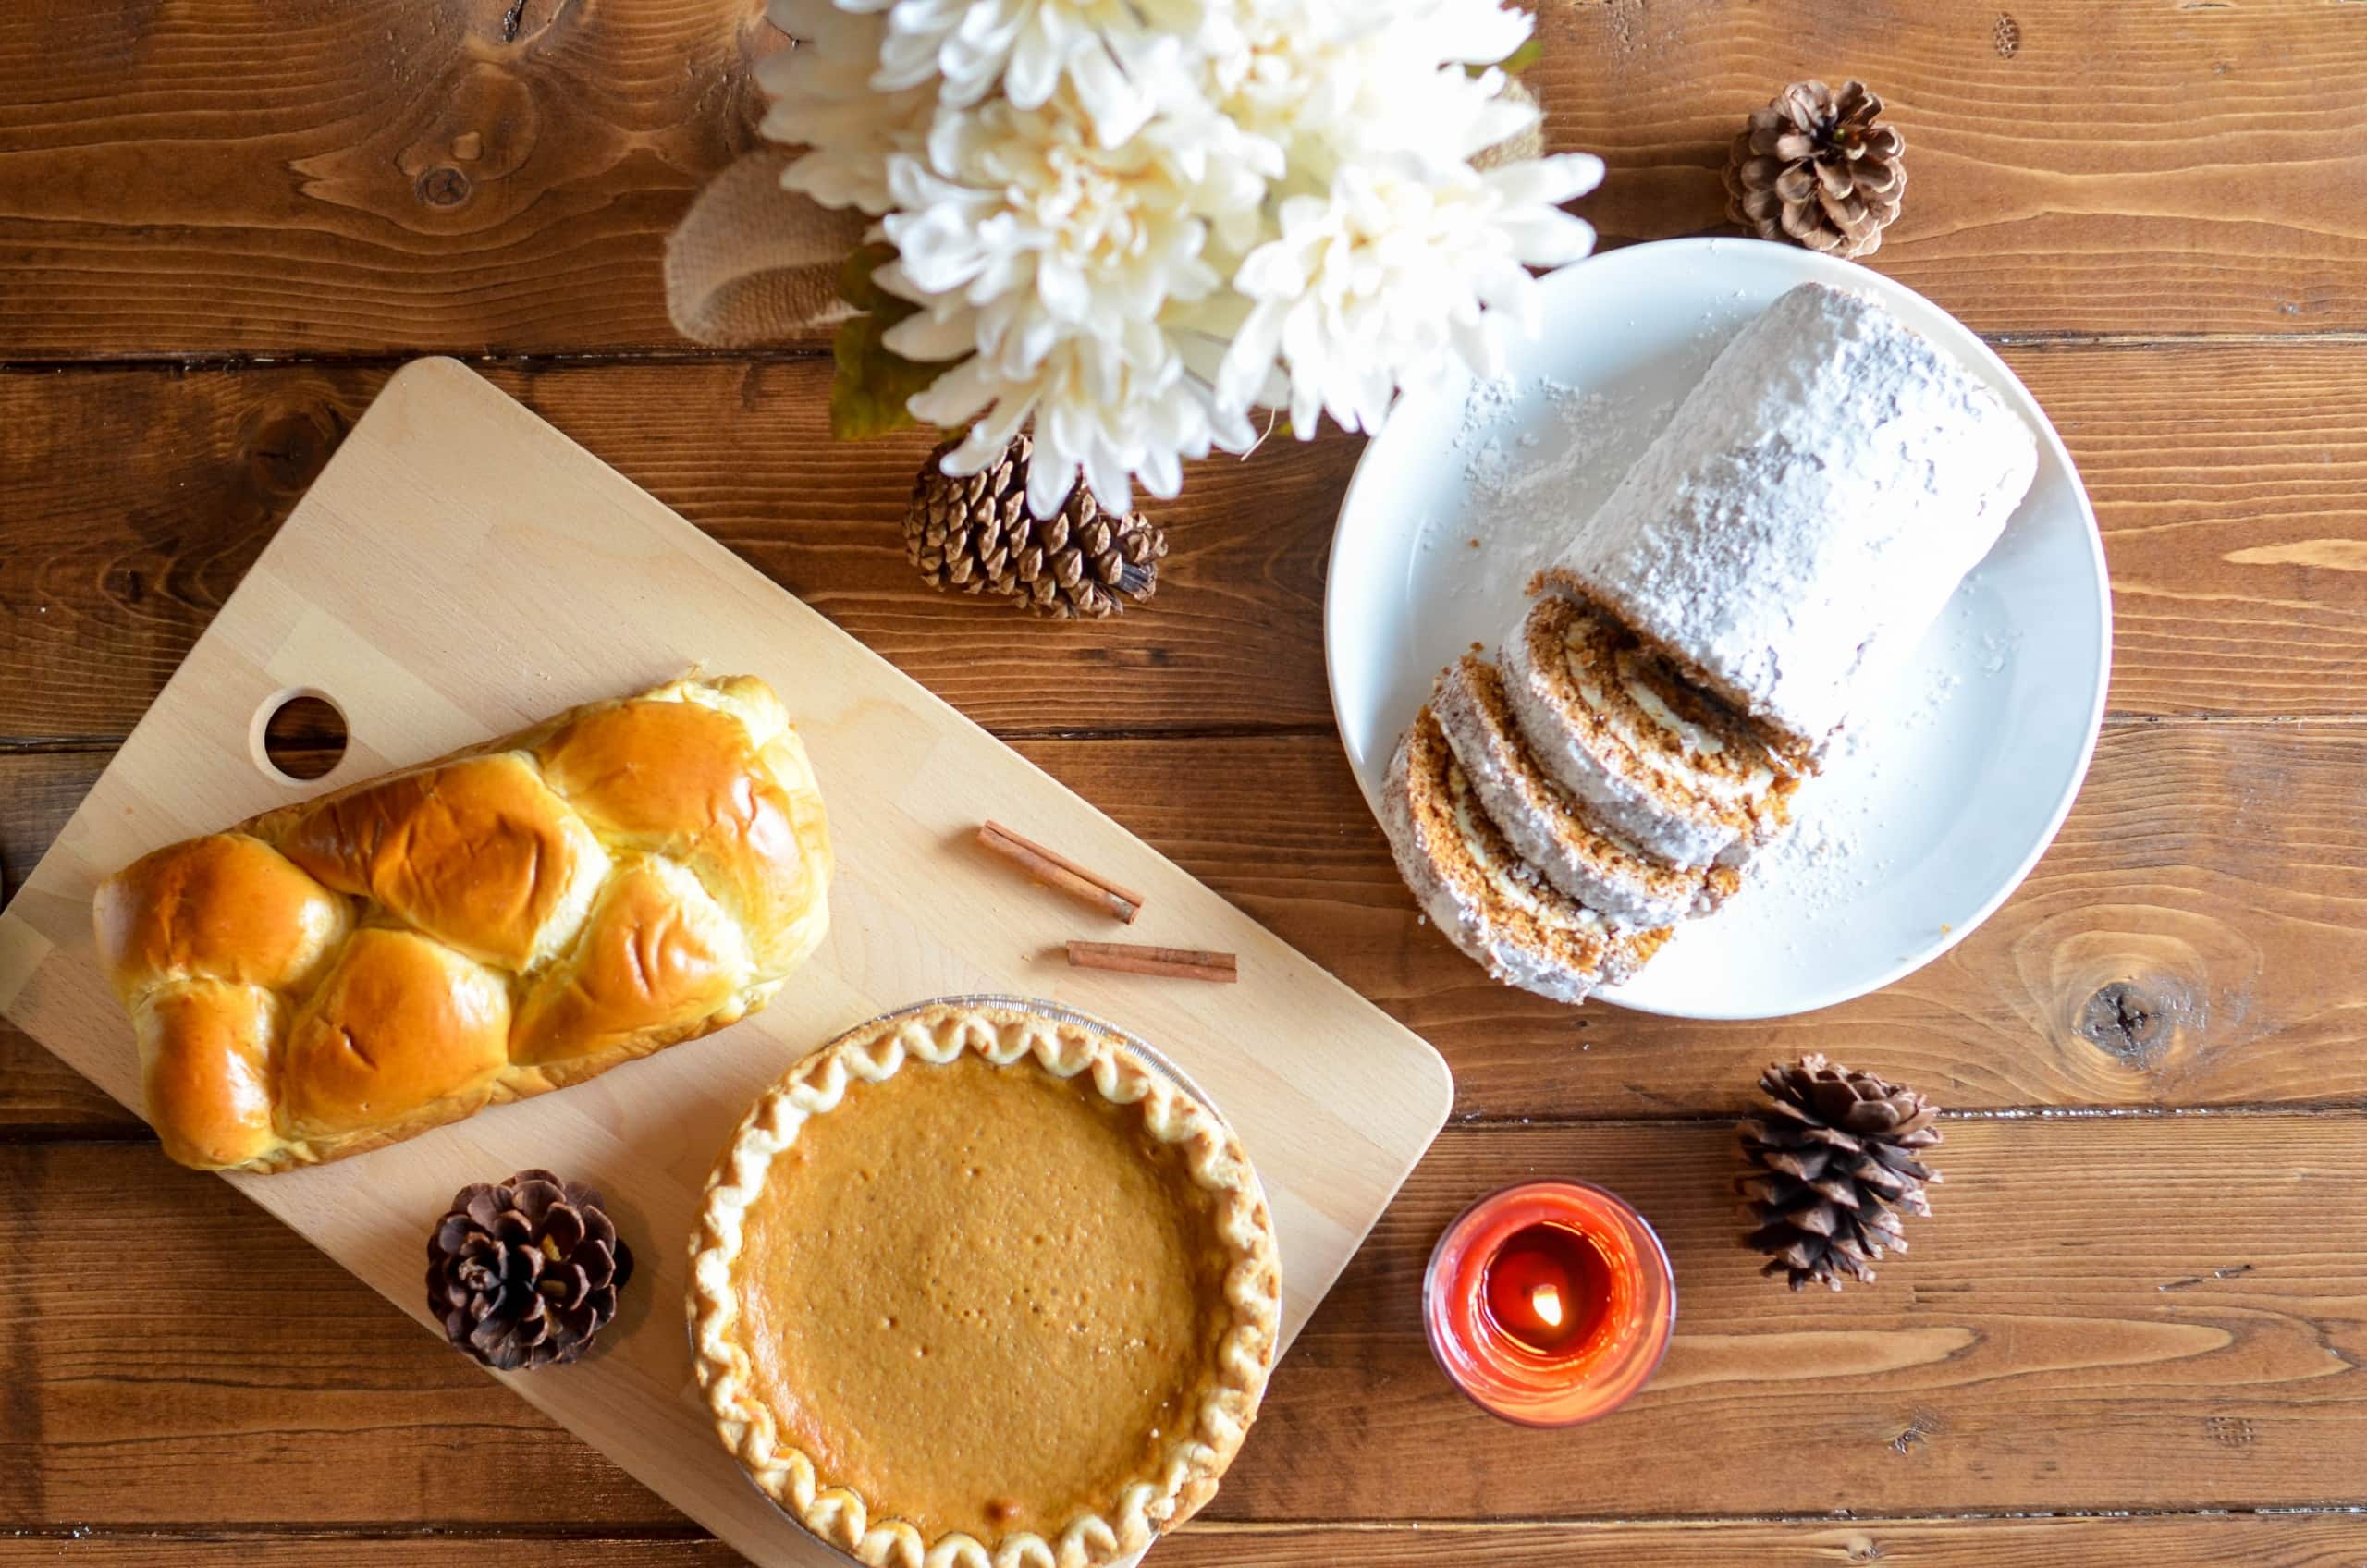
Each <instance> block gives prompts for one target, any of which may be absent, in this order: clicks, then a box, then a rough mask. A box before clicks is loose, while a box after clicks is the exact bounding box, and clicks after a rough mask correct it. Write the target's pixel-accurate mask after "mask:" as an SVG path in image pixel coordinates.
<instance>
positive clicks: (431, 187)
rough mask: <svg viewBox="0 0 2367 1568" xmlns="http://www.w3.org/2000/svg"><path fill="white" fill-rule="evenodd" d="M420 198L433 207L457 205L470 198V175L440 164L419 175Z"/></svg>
mask: <svg viewBox="0 0 2367 1568" xmlns="http://www.w3.org/2000/svg"><path fill="white" fill-rule="evenodd" d="M418 190H419V199H420V200H421V201H423V202H426V203H427V204H428V205H429V206H431V207H457V206H459V205H460V203H461V202H465V201H467V200H468V199H469V177H468V176H467V175H464V174H462V173H461V172H460V170H459V169H456V168H454V167H453V166H452V165H449V164H438V165H435V167H434V168H432V169H429V170H428V171H427V172H426V173H425V174H423V175H421V176H420V177H419V186H418Z"/></svg>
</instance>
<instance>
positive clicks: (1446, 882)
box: [1380, 707, 1668, 1002]
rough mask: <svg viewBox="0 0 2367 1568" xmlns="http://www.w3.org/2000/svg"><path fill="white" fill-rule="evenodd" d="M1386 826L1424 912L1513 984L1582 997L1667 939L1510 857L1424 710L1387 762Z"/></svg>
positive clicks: (1565, 997)
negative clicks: (1626, 922)
mask: <svg viewBox="0 0 2367 1568" xmlns="http://www.w3.org/2000/svg"><path fill="white" fill-rule="evenodd" d="M1380 821H1381V827H1383V828H1384V829H1385V830H1386V831H1387V832H1388V834H1389V843H1390V848H1391V850H1392V851H1394V853H1395V855H1396V858H1397V870H1398V873H1399V875H1401V876H1404V878H1405V885H1406V886H1407V887H1408V888H1412V889H1413V890H1414V897H1415V899H1416V900H1417V901H1418V902H1419V903H1420V904H1421V906H1422V910H1423V913H1426V914H1428V915H1429V917H1430V921H1431V923H1432V924H1433V925H1437V926H1438V928H1439V929H1440V930H1441V931H1442V932H1444V933H1445V934H1446V937H1447V939H1448V940H1449V941H1451V942H1453V944H1454V945H1455V946H1456V947H1458V948H1460V949H1463V951H1464V952H1465V953H1466V954H1467V955H1469V956H1470V957H1471V958H1472V959H1473V960H1475V961H1476V962H1478V964H1479V965H1480V966H1481V967H1482V968H1484V969H1486V970H1487V972H1488V973H1489V974H1491V975H1493V976H1494V977H1495V978H1496V979H1498V980H1501V981H1502V982H1503V983H1504V984H1505V985H1507V986H1518V987H1519V988H1520V989H1522V990H1524V991H1534V992H1536V993H1537V994H1538V995H1539V996H1540V997H1551V998H1553V999H1554V1000H1555V1001H1563V1002H1578V1001H1584V1000H1585V999H1586V998H1587V996H1588V993H1589V992H1591V991H1593V990H1594V988H1595V987H1596V986H1605V985H1615V984H1617V983H1618V982H1619V981H1622V980H1625V979H1626V978H1627V977H1628V976H1629V975H1631V974H1634V973H1635V972H1636V971H1637V969H1638V968H1639V967H1641V966H1642V964H1643V963H1644V961H1645V960H1647V959H1649V958H1650V957H1651V955H1652V954H1653V952H1654V951H1656V950H1657V949H1659V947H1660V945H1661V944H1662V942H1663V941H1665V940H1667V939H1668V932H1667V930H1666V929H1665V928H1662V929H1659V930H1652V931H1640V932H1639V931H1628V930H1623V929H1622V928H1621V927H1619V926H1618V925H1615V924H1613V922H1612V921H1610V920H1608V919H1606V918H1605V917H1604V915H1603V914H1602V912H1601V911H1600V910H1596V909H1590V908H1588V906H1587V905H1585V904H1582V903H1580V902H1578V901H1577V900H1575V899H1573V898H1571V897H1569V896H1568V895H1567V894H1565V893H1563V892H1562V891H1560V890H1559V889H1558V888H1555V887H1554V886H1553V885H1552V884H1551V882H1548V881H1547V880H1545V878H1544V877H1543V876H1541V875H1539V872H1538V870H1537V868H1536V867H1535V866H1532V865H1529V864H1527V863H1526V862H1524V861H1523V860H1521V858H1520V857H1519V856H1518V855H1516V854H1515V853H1514V851H1513V847H1512V845H1511V844H1509V843H1507V842H1506V841H1505V839H1504V836H1503V835H1502V833H1500V832H1498V831H1497V830H1496V826H1495V824H1494V823H1492V822H1491V821H1490V820H1489V818H1488V814H1487V813H1486V812H1485V811H1483V810H1482V809H1480V805H1479V802H1478V798H1477V796H1476V795H1475V794H1474V793H1473V791H1472V789H1471V781H1470V779H1469V778H1466V776H1465V774H1464V772H1463V769H1462V768H1461V767H1460V766H1457V765H1456V763H1455V760H1454V753H1453V751H1452V750H1450V749H1449V748H1448V746H1447V742H1446V736H1445V734H1444V733H1443V732H1442V731H1441V729H1439V723H1438V718H1437V717H1436V716H1435V715H1434V714H1433V713H1432V712H1431V711H1430V710H1429V708H1427V707H1425V708H1424V709H1423V710H1422V711H1421V713H1420V714H1419V715H1418V716H1417V717H1416V718H1415V720H1414V723H1413V726H1412V728H1410V729H1407V730H1406V732H1405V737H1404V740H1402V741H1399V742H1398V743H1397V752H1396V754H1395V755H1394V756H1392V757H1391V759H1390V763H1389V777H1388V779H1387V781H1386V782H1385V783H1384V785H1383V786H1382V790H1381V801H1380Z"/></svg>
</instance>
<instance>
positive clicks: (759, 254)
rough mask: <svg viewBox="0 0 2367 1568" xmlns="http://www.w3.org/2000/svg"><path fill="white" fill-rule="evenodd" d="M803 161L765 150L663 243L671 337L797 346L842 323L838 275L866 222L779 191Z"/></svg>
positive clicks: (725, 176) (695, 207)
mask: <svg viewBox="0 0 2367 1568" xmlns="http://www.w3.org/2000/svg"><path fill="white" fill-rule="evenodd" d="M796 156H797V153H796V151H795V150H793V149H791V148H785V147H763V148H759V149H758V150H757V151H755V152H754V153H748V154H747V155H745V156H744V157H742V158H741V159H740V161H739V162H737V163H735V164H733V165H731V166H730V167H729V168H727V169H725V170H724V171H723V172H722V173H721V174H719V175H717V176H716V177H715V178H714V179H713V180H711V181H709V182H708V184H707V188H706V189H705V190H702V191H700V192H699V196H698V200H697V201H695V202H693V203H691V210H690V211H689V212H688V213H687V214H683V217H682V221H681V226H680V227H677V228H676V229H675V230H674V232H673V234H672V235H671V236H669V237H668V239H667V241H666V310H667V312H668V314H669V315H671V316H672V317H673V318H674V329H675V330H676V331H678V332H680V333H681V335H682V336H683V337H688V338H691V339H692V340H693V341H694V342H699V343H705V344H710V345H712V346H714V347H716V348H718V349H746V348H752V347H754V346H755V345H758V344H763V343H779V342H781V341H783V340H785V339H788V338H792V337H801V336H803V335H804V334H807V333H810V332H812V331H813V330H814V329H815V328H816V327H819V326H827V325H829V324H830V323H832V322H836V321H840V320H843V319H844V318H845V317H847V316H850V315H852V314H853V313H854V312H853V308H852V306H850V305H848V304H847V302H846V301H845V300H841V299H840V298H839V289H838V283H839V267H840V263H843V262H844V261H845V260H846V258H847V253H848V252H849V251H852V250H853V249H854V248H855V247H856V246H857V245H859V244H861V243H862V242H863V231H864V229H865V227H866V226H867V225H868V224H869V222H870V220H869V219H868V218H866V217H865V216H864V215H863V214H861V213H859V212H832V211H831V210H830V209H828V208H827V207H821V206H816V204H815V203H814V202H813V201H812V200H811V199H809V198H807V197H805V196H803V195H801V194H799V193H798V192H796V191H793V190H782V189H781V183H780V171H781V170H782V169H784V168H786V167H787V166H788V165H789V163H790V160H791V159H792V158H794V157H796Z"/></svg>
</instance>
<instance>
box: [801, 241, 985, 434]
mask: <svg viewBox="0 0 2367 1568" xmlns="http://www.w3.org/2000/svg"><path fill="white" fill-rule="evenodd" d="M895 256H896V248H895V247H894V246H893V245H888V244H883V243H878V242H874V243H872V244H869V245H865V246H861V247H858V248H857V249H856V250H855V251H852V253H851V254H849V255H848V257H847V259H846V264H845V265H844V266H842V267H840V269H839V293H840V296H841V297H842V298H843V299H845V300H846V301H847V303H849V304H851V305H852V306H854V307H855V308H856V309H858V310H860V311H862V312H864V313H863V314H861V315H859V316H852V317H850V318H848V319H847V320H846V321H843V322H840V324H839V330H838V333H837V335H836V336H835V337H832V338H831V340H830V358H831V360H832V361H833V362H834V363H835V364H836V365H837V367H838V374H837V375H836V376H834V377H833V378H832V379H831V382H830V434H831V435H835V436H837V437H838V438H839V439H840V440H841V441H860V440H863V439H865V438H866V437H869V436H873V435H887V434H888V433H889V431H892V430H903V429H906V428H908V427H910V426H912V425H914V424H916V423H919V422H918V421H917V420H915V419H914V418H913V413H912V410H910V409H909V408H907V407H906V406H905V405H906V404H907V403H909V402H910V401H911V400H912V398H914V396H915V395H916V394H918V393H921V392H925V391H926V390H928V386H929V384H930V383H931V382H933V381H935V380H936V379H937V378H938V376H940V375H943V374H945V373H946V372H947V371H949V370H950V369H952V368H953V367H954V366H955V365H956V364H959V363H960V362H961V361H958V360H908V359H906V358H904V356H903V355H901V354H899V353H897V352H896V351H895V350H894V349H890V348H889V347H888V345H887V343H886V341H885V339H886V337H887V336H888V329H889V327H891V326H894V325H896V324H897V323H898V322H900V321H902V320H903V319H904V318H905V317H907V316H909V315H911V314H912V313H913V312H914V311H915V310H916V309H918V307H917V306H915V305H914V303H913V302H912V301H911V300H900V299H898V298H897V297H896V296H895V295H893V294H890V293H888V292H887V291H886V290H884V289H882V288H880V287H879V285H878V284H877V283H875V282H874V281H872V276H871V275H872V274H873V273H875V272H877V270H878V269H879V268H880V267H882V266H884V265H886V264H887V263H889V262H890V261H893V260H894V259H895Z"/></svg>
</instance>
